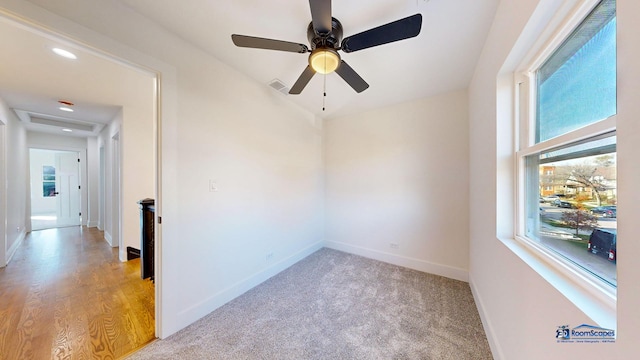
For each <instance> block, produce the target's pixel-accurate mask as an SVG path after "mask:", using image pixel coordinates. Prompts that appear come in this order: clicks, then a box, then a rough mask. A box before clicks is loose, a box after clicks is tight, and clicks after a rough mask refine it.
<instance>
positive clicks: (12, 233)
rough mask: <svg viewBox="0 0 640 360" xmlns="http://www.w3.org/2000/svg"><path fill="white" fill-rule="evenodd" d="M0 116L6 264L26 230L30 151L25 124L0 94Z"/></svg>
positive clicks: (0, 262) (2, 264)
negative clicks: (1, 126)
mask: <svg viewBox="0 0 640 360" xmlns="http://www.w3.org/2000/svg"><path fill="white" fill-rule="evenodd" d="M0 119H2V122H6V125H5V145H6V146H5V149H4V152H5V156H6V204H7V208H6V243H4V244H0V245H2V246H3V247H4V249H5V258H4V259H0V265H1V266H5V265H6V263H7V262H8V261H9V259H11V257H12V256H13V254H14V253H15V251H16V249H17V248H18V246H19V245H20V244H21V243H22V240H23V239H24V236H25V234H26V228H27V222H28V215H27V212H28V210H27V200H28V197H29V194H28V189H27V184H28V183H29V165H28V164H29V155H28V149H27V131H26V130H25V128H24V126H23V125H22V123H21V122H20V120H19V119H18V118H17V116H16V115H15V114H14V113H13V111H12V110H11V109H9V107H8V106H7V104H6V103H5V102H4V100H3V99H1V98H0Z"/></svg>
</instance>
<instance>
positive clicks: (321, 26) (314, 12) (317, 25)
mask: <svg viewBox="0 0 640 360" xmlns="http://www.w3.org/2000/svg"><path fill="white" fill-rule="evenodd" d="M309 7H311V21H312V22H313V29H314V30H315V31H316V33H318V34H328V33H329V32H331V0H309Z"/></svg>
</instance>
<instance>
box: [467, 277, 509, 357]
mask: <svg viewBox="0 0 640 360" xmlns="http://www.w3.org/2000/svg"><path fill="white" fill-rule="evenodd" d="M469 287H470V288H471V294H472V295H473V300H474V301H475V302H476V307H477V308H478V313H479V314H480V320H482V326H483V327H484V333H485V334H486V335H487V341H488V342H489V347H490V348H491V354H492V355H493V359H494V360H502V359H504V356H503V354H502V347H500V343H498V341H497V338H496V336H495V331H494V330H493V325H492V324H491V319H490V318H489V316H487V311H486V310H485V307H484V302H483V301H482V297H480V293H479V292H478V289H477V288H476V284H475V282H474V281H473V277H472V276H470V277H469Z"/></svg>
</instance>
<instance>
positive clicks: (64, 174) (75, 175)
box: [29, 149, 82, 230]
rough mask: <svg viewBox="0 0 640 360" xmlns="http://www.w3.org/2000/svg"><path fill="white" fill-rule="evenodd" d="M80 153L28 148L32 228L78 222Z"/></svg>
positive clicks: (38, 228)
mask: <svg viewBox="0 0 640 360" xmlns="http://www.w3.org/2000/svg"><path fill="white" fill-rule="evenodd" d="M79 159H80V158H79V154H78V153H77V152H74V151H59V150H45V149H29V169H30V179H31V181H30V183H31V229H32V230H43V229H51V228H58V227H67V226H79V225H80V224H81V216H82V215H81V213H80V197H81V192H80V169H79V161H80V160H79Z"/></svg>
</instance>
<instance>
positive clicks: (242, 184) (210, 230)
mask: <svg viewBox="0 0 640 360" xmlns="http://www.w3.org/2000/svg"><path fill="white" fill-rule="evenodd" d="M38 3H40V4H41V5H42V6H47V7H49V9H51V10H53V11H56V12H58V13H60V14H62V15H63V16H64V17H65V18H62V17H58V16H56V15H53V14H52V13H49V12H46V11H43V10H42V9H41V8H38V7H35V6H33V5H32V4H31V3H28V2H24V1H14V0H7V1H4V2H3V6H5V7H7V8H9V9H10V10H11V11H13V12H16V13H18V14H21V15H23V16H26V17H27V18H32V19H35V20H36V21H37V22H41V23H44V24H46V25H47V26H49V27H50V28H53V29H58V30H60V31H63V32H65V33H66V34H69V36H71V37H75V38H78V39H80V40H82V41H83V42H85V43H88V44H90V45H92V46H94V47H97V48H100V49H104V50H107V51H108V52H109V53H111V54H114V55H116V56H121V57H123V58H125V59H127V60H130V61H134V62H138V63H141V64H143V65H145V66H148V67H149V68H152V69H159V70H160V71H161V86H162V92H161V96H162V98H161V104H160V110H161V113H160V115H161V128H160V132H161V136H162V137H161V152H162V162H161V168H160V171H161V176H162V183H161V184H162V189H161V195H162V196H161V200H162V204H161V209H160V211H161V214H162V217H163V221H162V225H161V226H157V227H156V228H157V229H158V231H161V237H162V240H161V243H162V248H161V250H159V251H158V255H159V260H161V266H160V274H158V275H159V278H158V279H157V282H156V286H157V289H158V291H159V294H160V298H159V299H157V300H158V302H156V304H158V306H159V308H160V314H159V315H160V316H159V317H158V318H157V319H158V326H159V330H160V331H159V335H160V336H161V337H165V336H168V335H170V334H172V333H174V332H175V331H177V330H179V329H181V328H183V327H185V326H187V325H188V324H190V323H192V322H193V321H195V320H197V319H198V318H200V317H202V316H204V315H205V314H207V313H209V312H211V311H212V310H214V309H215V308H217V307H219V306H221V305H222V304H224V303H226V302H227V301H229V300H231V299H233V298H234V297H236V296H238V295H240V294H242V293H243V292H245V291H246V290H248V289H250V288H252V287H253V286H255V285H257V284H258V283H260V282H262V281H264V280H265V279H267V278H269V277H270V276H272V275H274V274H276V273H277V272H279V271H281V270H283V269H284V268H286V267H287V266H289V265H291V264H292V263H294V262H295V261H297V260H299V259H301V258H302V257H304V256H306V255H307V254H309V253H310V252H312V251H314V250H315V249H318V248H319V247H321V245H322V228H323V220H322V215H321V214H322V213H323V209H322V203H323V175H322V141H321V138H322V129H321V127H320V126H319V125H318V124H317V122H316V119H314V117H313V116H312V115H311V114H309V113H307V112H304V111H301V110H300V109H299V108H297V107H295V106H293V105H292V104H290V103H289V102H288V101H287V100H286V99H285V98H284V97H283V96H282V95H281V94H279V93H277V92H274V91H273V90H272V89H270V88H269V87H268V86H266V85H264V84H256V83H254V82H253V81H251V80H249V79H248V78H246V77H245V76H244V75H241V74H239V73H238V72H236V71H235V70H234V69H232V68H231V67H229V66H226V65H224V64H222V63H220V62H219V61H218V60H217V59H215V58H214V57H212V56H209V55H207V54H205V53H203V52H202V51H200V50H197V49H196V48H194V47H193V46H191V45H189V44H186V43H185V42H184V41H183V40H181V39H179V38H177V37H175V36H174V35H172V34H169V33H167V32H166V31H165V30H164V29H162V28H159V27H157V26H156V25H154V24H153V23H151V22H149V21H148V20H146V19H144V18H142V17H140V16H139V15H138V14H137V13H135V12H133V11H130V10H129V9H128V8H126V7H124V6H123V5H121V4H119V3H116V2H104V1H96V0H90V1H83V2H80V3H78V2H75V1H72V2H66V1H56V2H48V1H42V2H38ZM71 5H73V6H71ZM98 9H99V10H98ZM67 19H73V20H74V21H77V22H78V23H80V24H81V25H83V26H85V27H83V26H79V25H78V24H77V23H73V22H71V21H69V20H67ZM114 19H117V26H114ZM88 28H91V29H93V30H95V31H98V32H100V33H102V34H107V35H108V36H110V38H106V37H104V36H103V35H100V34H99V33H96V32H94V31H92V30H88ZM114 39H115V41H114ZM141 52H144V53H141ZM124 116H125V119H124V121H123V126H124V127H125V131H124V133H123V137H122V143H123V147H124V149H123V156H129V153H128V152H127V146H128V145H127V143H131V142H134V141H136V139H131V138H130V137H129V133H128V132H127V131H126V126H127V119H128V114H127V110H126V107H125V111H124ZM135 159H137V157H136V156H135V155H133V160H131V161H130V160H127V159H126V158H125V159H124V165H123V176H125V177H126V176H128V175H127V172H129V173H130V170H128V169H130V168H129V166H135V165H137V164H132V163H134V162H135V161H136V160H135ZM127 164H129V165H127ZM210 179H213V180H215V181H217V183H218V186H219V191H217V192H209V180H210ZM128 191H129V190H127V187H126V185H125V187H124V188H123V192H124V196H125V197H126V196H127V194H128ZM123 206H124V207H125V208H124V214H125V216H126V214H127V212H128V211H130V210H128V209H131V208H126V207H128V206H130V205H129V204H128V203H127V204H124V205H123ZM133 206H135V205H133ZM132 211H136V213H137V208H135V210H132ZM136 218H137V216H136ZM124 221H125V222H124V227H125V228H127V227H128V226H127V225H126V219H125V220H124ZM136 230H137V225H136ZM125 231H126V229H125Z"/></svg>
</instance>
